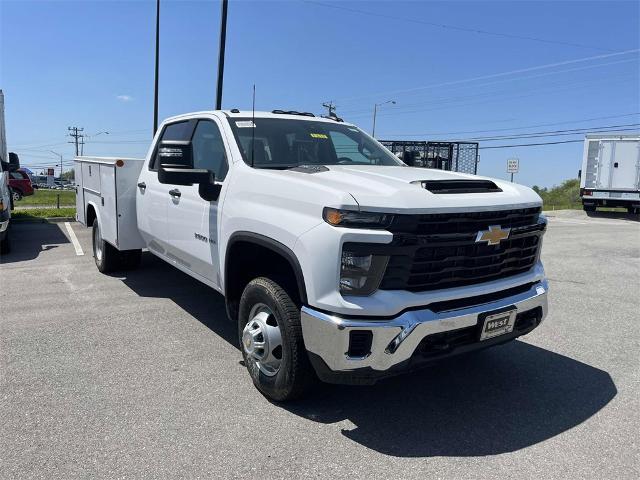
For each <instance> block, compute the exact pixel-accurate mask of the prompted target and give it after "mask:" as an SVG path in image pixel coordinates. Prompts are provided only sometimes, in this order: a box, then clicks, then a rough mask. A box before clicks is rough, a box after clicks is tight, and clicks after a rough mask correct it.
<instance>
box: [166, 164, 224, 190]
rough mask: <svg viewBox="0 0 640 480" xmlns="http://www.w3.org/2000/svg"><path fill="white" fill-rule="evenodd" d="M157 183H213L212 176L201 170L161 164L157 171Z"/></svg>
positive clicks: (207, 171) (208, 172)
mask: <svg viewBox="0 0 640 480" xmlns="http://www.w3.org/2000/svg"><path fill="white" fill-rule="evenodd" d="M158 181H159V182H160V183H165V184H168V185H193V184H194V183H200V184H203V183H213V181H214V175H213V173H211V172H210V171H209V170H205V169H202V168H185V167H183V166H182V165H175V164H172V163H169V164H167V163H162V164H160V168H159V169H158Z"/></svg>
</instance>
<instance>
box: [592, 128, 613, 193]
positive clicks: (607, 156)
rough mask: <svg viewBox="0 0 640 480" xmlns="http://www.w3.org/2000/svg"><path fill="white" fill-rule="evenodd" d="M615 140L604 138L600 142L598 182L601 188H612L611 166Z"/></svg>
mask: <svg viewBox="0 0 640 480" xmlns="http://www.w3.org/2000/svg"><path fill="white" fill-rule="evenodd" d="M613 149H614V142H613V141H611V140H604V141H601V142H600V159H599V162H598V184H597V187H596V188H599V189H601V190H609V189H611V168H612V167H613Z"/></svg>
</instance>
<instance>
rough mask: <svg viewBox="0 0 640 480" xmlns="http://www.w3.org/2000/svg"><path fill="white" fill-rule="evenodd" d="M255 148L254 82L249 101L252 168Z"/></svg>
mask: <svg viewBox="0 0 640 480" xmlns="http://www.w3.org/2000/svg"><path fill="white" fill-rule="evenodd" d="M255 149H256V84H255V83H254V84H253V100H252V102H251V168H253V158H254V155H253V152H254V151H255Z"/></svg>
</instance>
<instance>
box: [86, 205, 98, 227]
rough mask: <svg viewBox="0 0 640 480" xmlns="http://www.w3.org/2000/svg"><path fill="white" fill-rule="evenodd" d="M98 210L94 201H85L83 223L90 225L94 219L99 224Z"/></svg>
mask: <svg viewBox="0 0 640 480" xmlns="http://www.w3.org/2000/svg"><path fill="white" fill-rule="evenodd" d="M98 212H99V210H98V208H97V207H96V205H95V203H93V202H87V206H86V207H85V217H84V218H85V225H86V226H87V227H91V226H93V222H94V221H96V220H97V221H98V224H100V218H99V214H98Z"/></svg>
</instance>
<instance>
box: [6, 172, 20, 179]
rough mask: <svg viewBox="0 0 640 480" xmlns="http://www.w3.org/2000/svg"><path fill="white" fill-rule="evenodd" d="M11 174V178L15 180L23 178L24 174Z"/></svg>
mask: <svg viewBox="0 0 640 480" xmlns="http://www.w3.org/2000/svg"><path fill="white" fill-rule="evenodd" d="M9 175H11V178H13V179H14V180H22V175H21V174H20V172H10V173H9Z"/></svg>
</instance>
